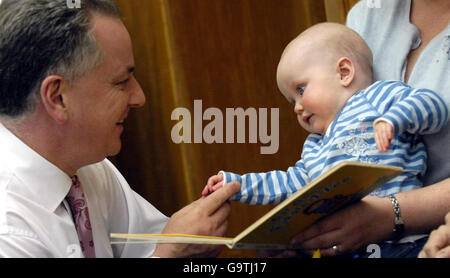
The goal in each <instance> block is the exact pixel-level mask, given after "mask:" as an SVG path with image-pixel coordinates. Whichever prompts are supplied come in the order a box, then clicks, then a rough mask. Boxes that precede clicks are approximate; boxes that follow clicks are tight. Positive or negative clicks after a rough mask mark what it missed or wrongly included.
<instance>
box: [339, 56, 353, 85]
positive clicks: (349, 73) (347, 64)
mask: <svg viewBox="0 0 450 278" xmlns="http://www.w3.org/2000/svg"><path fill="white" fill-rule="evenodd" d="M336 70H337V72H338V74H339V77H340V82H341V85H342V86H344V87H348V86H350V84H352V82H353V80H354V78H355V66H354V65H353V62H352V61H351V60H350V59H349V58H347V57H342V58H340V59H339V60H338V62H337V68H336Z"/></svg>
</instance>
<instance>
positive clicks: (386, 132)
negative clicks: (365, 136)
mask: <svg viewBox="0 0 450 278" xmlns="http://www.w3.org/2000/svg"><path fill="white" fill-rule="evenodd" d="M374 129H375V143H376V144H377V148H378V151H379V152H386V151H387V150H388V148H389V146H390V145H391V140H392V138H393V137H394V135H393V134H394V127H393V126H392V125H391V124H390V123H388V122H386V121H383V120H381V121H379V122H376V123H375V127H374Z"/></svg>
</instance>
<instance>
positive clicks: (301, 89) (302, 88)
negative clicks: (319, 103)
mask: <svg viewBox="0 0 450 278" xmlns="http://www.w3.org/2000/svg"><path fill="white" fill-rule="evenodd" d="M297 92H298V93H299V94H300V95H303V93H304V92H305V86H302V87H298V88H297Z"/></svg>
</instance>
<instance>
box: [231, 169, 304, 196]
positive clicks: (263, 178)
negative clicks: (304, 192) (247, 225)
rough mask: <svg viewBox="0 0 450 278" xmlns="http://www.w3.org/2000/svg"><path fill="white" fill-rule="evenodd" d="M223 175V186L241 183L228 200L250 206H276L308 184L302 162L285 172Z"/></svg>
mask: <svg viewBox="0 0 450 278" xmlns="http://www.w3.org/2000/svg"><path fill="white" fill-rule="evenodd" d="M222 173H223V174H224V184H226V183H229V182H231V181H238V182H240V183H241V190H240V192H238V193H236V194H235V195H234V196H232V197H231V198H230V200H232V201H239V202H241V203H245V204H251V205H266V204H277V203H280V202H282V201H283V200H285V199H286V198H287V197H289V196H290V195H292V194H293V193H295V192H296V191H298V190H299V189H300V188H301V187H303V186H305V185H306V184H308V183H309V177H308V174H307V173H306V170H305V167H304V164H303V161H302V160H300V161H298V162H297V163H296V165H295V166H293V167H289V168H288V170H287V171H270V172H267V173H249V174H244V175H237V174H234V173H231V172H222Z"/></svg>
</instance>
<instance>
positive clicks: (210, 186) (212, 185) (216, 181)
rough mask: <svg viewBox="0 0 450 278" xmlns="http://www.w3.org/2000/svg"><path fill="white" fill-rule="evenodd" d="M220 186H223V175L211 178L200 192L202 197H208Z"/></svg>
mask: <svg viewBox="0 0 450 278" xmlns="http://www.w3.org/2000/svg"><path fill="white" fill-rule="evenodd" d="M222 186H223V175H222V174H218V175H214V176H211V177H210V178H209V179H208V182H207V183H206V186H205V188H204V189H203V191H202V196H208V195H209V194H211V193H213V192H214V191H216V190H217V189H219V188H221V187H222Z"/></svg>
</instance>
